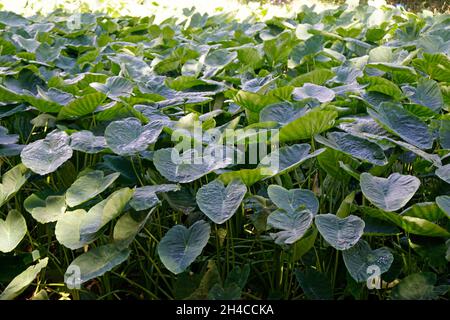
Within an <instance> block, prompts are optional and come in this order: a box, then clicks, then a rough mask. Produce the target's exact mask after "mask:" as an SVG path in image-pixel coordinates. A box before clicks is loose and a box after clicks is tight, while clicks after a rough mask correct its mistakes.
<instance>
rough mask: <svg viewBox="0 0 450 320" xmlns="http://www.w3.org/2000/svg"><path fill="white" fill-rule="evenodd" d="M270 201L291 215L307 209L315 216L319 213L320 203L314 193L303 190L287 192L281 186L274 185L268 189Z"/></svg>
mask: <svg viewBox="0 0 450 320" xmlns="http://www.w3.org/2000/svg"><path fill="white" fill-rule="evenodd" d="M267 194H268V195H269V198H270V200H272V202H273V203H274V204H275V205H276V206H277V207H278V208H280V209H283V210H285V211H287V212H289V213H294V212H296V211H297V210H299V209H300V210H303V209H307V210H309V211H310V212H311V213H312V214H313V215H315V214H317V212H318V211H319V201H318V200H317V198H316V196H315V195H314V193H313V192H312V191H309V190H303V189H291V190H287V189H285V188H283V187H281V186H278V185H275V184H272V185H270V186H269V187H268V188H267Z"/></svg>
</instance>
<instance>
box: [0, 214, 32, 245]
mask: <svg viewBox="0 0 450 320" xmlns="http://www.w3.org/2000/svg"><path fill="white" fill-rule="evenodd" d="M26 233H27V223H26V222H25V218H24V217H23V216H22V214H21V213H20V212H19V211H17V210H11V211H10V212H9V213H8V215H7V216H6V219H5V220H2V219H0V251H1V252H10V251H12V250H14V249H15V248H16V247H17V246H18V245H19V243H20V241H22V239H23V237H25V234H26Z"/></svg>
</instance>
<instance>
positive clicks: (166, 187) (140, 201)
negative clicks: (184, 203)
mask: <svg viewBox="0 0 450 320" xmlns="http://www.w3.org/2000/svg"><path fill="white" fill-rule="evenodd" d="M178 190H180V186H179V185H177V184H160V185H154V186H145V187H141V188H136V190H135V191H134V195H133V199H131V201H130V206H131V207H132V208H133V209H134V210H136V211H141V210H147V209H150V208H152V207H154V206H155V205H157V204H158V203H159V199H158V196H157V195H156V193H160V192H172V191H178Z"/></svg>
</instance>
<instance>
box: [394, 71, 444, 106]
mask: <svg viewBox="0 0 450 320" xmlns="http://www.w3.org/2000/svg"><path fill="white" fill-rule="evenodd" d="M403 91H404V92H406V93H407V95H408V98H409V99H410V100H411V101H412V102H414V103H417V104H420V105H422V106H425V107H427V108H430V109H431V110H433V111H434V112H440V111H441V108H442V107H443V106H444V99H443V97H442V93H441V89H440V88H439V85H438V83H437V82H436V81H434V80H431V79H426V78H421V79H420V80H419V83H418V85H417V88H411V87H406V88H405V87H403Z"/></svg>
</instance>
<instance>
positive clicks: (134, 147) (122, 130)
mask: <svg viewBox="0 0 450 320" xmlns="http://www.w3.org/2000/svg"><path fill="white" fill-rule="evenodd" d="M162 128H163V126H162V123H161V122H160V121H153V122H150V123H149V124H146V125H144V126H142V125H141V122H140V121H139V119H136V118H126V119H123V120H118V121H114V122H111V123H110V124H109V125H108V127H107V128H106V130H105V139H106V143H107V144H108V147H110V148H111V150H112V151H114V152H115V153H117V154H119V155H132V154H135V153H138V152H140V151H144V150H145V149H147V147H148V146H149V145H150V144H152V143H154V142H155V141H156V139H158V136H159V134H160V133H161V131H162Z"/></svg>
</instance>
